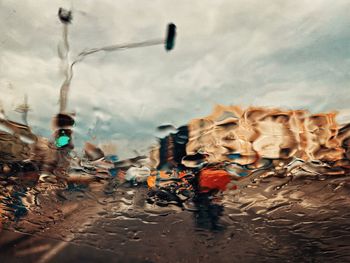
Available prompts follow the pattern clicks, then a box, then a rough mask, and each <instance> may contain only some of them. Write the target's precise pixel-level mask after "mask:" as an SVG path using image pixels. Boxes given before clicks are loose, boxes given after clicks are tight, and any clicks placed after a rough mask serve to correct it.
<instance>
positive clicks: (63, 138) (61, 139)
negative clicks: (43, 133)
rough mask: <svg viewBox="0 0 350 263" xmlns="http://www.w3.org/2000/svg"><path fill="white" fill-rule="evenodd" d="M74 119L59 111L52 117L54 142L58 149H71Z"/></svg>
mask: <svg viewBox="0 0 350 263" xmlns="http://www.w3.org/2000/svg"><path fill="white" fill-rule="evenodd" d="M74 123H75V121H74V119H73V117H72V116H71V115H68V114H64V113H59V114H57V115H56V116H55V117H54V118H53V122H52V124H53V130H54V131H55V132H54V134H53V136H54V143H55V146H56V147H57V148H58V149H67V148H68V149H73V148H74V146H73V140H72V135H73V130H72V128H73V126H74Z"/></svg>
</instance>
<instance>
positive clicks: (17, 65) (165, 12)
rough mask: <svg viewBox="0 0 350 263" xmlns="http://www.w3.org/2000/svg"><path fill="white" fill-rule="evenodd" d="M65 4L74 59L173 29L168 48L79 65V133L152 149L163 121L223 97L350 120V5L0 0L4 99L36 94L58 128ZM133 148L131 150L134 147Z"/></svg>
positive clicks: (37, 110)
mask: <svg viewBox="0 0 350 263" xmlns="http://www.w3.org/2000/svg"><path fill="white" fill-rule="evenodd" d="M59 7H66V8H73V12H74V14H73V17H74V19H73V23H72V25H71V26H70V30H69V41H70V45H71V58H72V59H73V58H74V57H75V56H76V55H77V54H78V53H79V52H80V51H82V50H83V49H86V48H93V47H100V46H104V45H110V44H115V43H125V42H133V41H136V42H137V41H143V40H148V39H154V38H159V37H163V36H164V35H165V27H166V25H167V23H169V22H174V23H175V24H176V25H177V28H178V38H177V41H176V46H175V49H174V50H173V51H171V52H169V53H167V52H165V51H164V48H163V47H161V46H155V47H148V48H142V49H135V50H126V51H121V52H113V53H105V52H101V53H97V54H94V55H92V56H91V57H88V58H86V59H85V60H84V61H83V62H82V63H80V64H78V65H77V67H76V68H75V76H74V78H73V81H72V85H71V93H70V95H69V105H68V107H69V109H70V110H71V111H72V112H76V114H77V126H76V133H75V137H76V141H77V143H78V144H79V142H81V141H83V140H85V139H88V138H89V130H90V134H91V133H94V134H95V135H96V136H97V141H98V142H103V141H106V140H113V141H115V142H117V143H118V145H119V154H120V155H122V156H127V155H130V152H131V151H132V150H133V149H141V150H142V149H146V148H147V147H148V146H149V145H150V143H151V142H152V140H153V138H154V135H155V127H157V126H158V125H160V124H164V123H172V124H174V125H182V124H184V123H186V122H187V121H188V120H189V119H191V118H194V117H200V116H205V115H208V114H209V113H210V112H211V109H212V108H213V106H214V104H216V103H221V104H234V105H242V106H249V105H261V106H278V107H283V108H287V109H309V110H310V111H311V112H324V111H332V110H338V111H339V118H338V119H339V121H340V122H347V121H350V106H349V101H350V92H349V87H348V86H349V80H350V76H349V72H350V71H349V69H350V16H349V15H348V14H349V13H350V2H349V1H342V0H337V1H333V2H332V1H322V0H313V1H280V0H269V1H261V0H256V1H252V0H239V1H238V0H236V1H233V0H215V1H212V0H191V1H188V0H177V1H170V0H153V1H146V0H138V1H136V0H119V1H115V0H103V1H101V0H99V1H92V0H84V1H82V0H81V1H53V0H50V1H48V0H32V1H29V0H27V1H11V0H0V17H1V18H0V19H1V23H0V92H1V93H0V94H1V96H0V101H1V103H2V105H3V106H4V107H5V109H6V112H7V113H8V115H9V116H10V117H11V118H13V119H16V118H17V119H18V116H17V115H18V114H17V113H15V112H13V109H14V107H15V106H16V105H17V104H18V103H20V102H21V101H22V100H23V96H24V94H28V99H29V103H30V105H31V108H32V111H31V112H30V116H29V122H30V124H31V125H32V126H33V127H34V129H35V131H36V132H37V133H40V134H42V135H45V136H49V135H50V133H51V131H50V125H49V123H50V119H51V117H52V116H53V115H54V114H55V113H56V112H57V111H58V109H59V105H58V103H57V102H58V94H59V88H60V86H61V83H62V81H63V79H64V77H63V75H62V73H61V71H60V61H59V59H58V55H57V45H58V43H59V41H60V40H61V38H62V25H61V24H60V22H59V20H58V18H57V10H58V8H59ZM127 149H128V150H127Z"/></svg>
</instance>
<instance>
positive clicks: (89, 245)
mask: <svg viewBox="0 0 350 263" xmlns="http://www.w3.org/2000/svg"><path fill="white" fill-rule="evenodd" d="M349 186H350V181H349V180H348V179H346V178H345V179H344V178H332V179H326V180H324V179H322V180H307V179H306V180H305V179H302V180H301V179H300V180H295V181H293V182H290V181H288V180H286V179H285V178H284V179H282V178H267V179H264V180H261V181H259V182H255V183H253V184H250V185H248V186H247V187H245V188H244V189H242V190H241V191H239V192H235V191H233V192H232V193H226V194H225V195H223V196H221V197H218V200H212V203H218V204H220V205H222V206H223V208H224V211H223V214H222V215H219V216H217V217H213V209H212V208H210V207H212V206H210V207H209V208H208V207H203V209H199V207H198V206H197V208H196V209H194V208H193V204H188V207H187V210H184V209H181V208H179V207H177V206H173V205H171V206H168V207H159V206H155V205H151V204H148V203H147V202H145V199H146V194H147V189H146V188H145V187H133V188H131V187H119V188H117V189H116V190H114V191H113V192H108V191H107V193H106V191H105V192H103V191H98V190H101V187H102V185H98V184H96V185H95V186H91V189H90V190H89V191H86V192H85V191H83V192H79V191H78V192H75V191H73V192H72V191H63V192H62V193H60V194H59V195H58V196H60V197H59V198H58V201H57V202H58V203H57V204H56V205H54V204H52V203H51V204H50V206H49V204H48V203H45V198H44V197H42V198H41V201H40V202H41V206H45V204H46V206H47V207H50V209H51V210H50V209H47V210H46V211H45V212H44V213H41V217H38V215H37V214H36V215H35V216H33V217H32V218H31V214H29V215H28V216H27V217H25V218H24V219H22V220H21V221H20V222H18V223H17V224H16V227H15V229H17V230H22V231H23V232H25V233H30V235H27V234H19V233H14V232H13V230H14V228H13V226H8V227H7V229H10V231H3V232H2V233H1V236H0V237H1V238H0V258H1V259H4V262H281V261H283V262H329V261H332V262H348V261H350V250H349V248H350V205H349V204H350V203H349V191H350V187H349ZM50 200H52V197H50V196H49V197H47V199H46V201H47V202H49V201H50ZM191 205H192V206H191ZM211 205H212V204H211ZM58 207H59V208H60V210H59V212H58V210H57V208H58ZM214 208H215V206H214ZM189 210H191V211H189ZM192 210H193V211H192ZM50 211H51V212H50ZM54 211H56V212H54ZM55 213H56V214H55ZM33 214H35V213H33ZM48 214H50V216H48ZM213 220H214V221H215V222H214V223H215V225H216V226H217V227H216V228H215V229H213V228H212V227H210V226H212V225H213Z"/></svg>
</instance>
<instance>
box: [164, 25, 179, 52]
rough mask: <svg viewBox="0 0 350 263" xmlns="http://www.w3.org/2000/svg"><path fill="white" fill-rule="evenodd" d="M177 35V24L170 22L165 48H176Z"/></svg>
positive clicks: (168, 49)
mask: <svg viewBox="0 0 350 263" xmlns="http://www.w3.org/2000/svg"><path fill="white" fill-rule="evenodd" d="M175 37H176V26H175V24H173V23H170V24H168V30H167V36H166V40H165V49H166V50H167V51H170V50H172V49H173V48H174V45H175Z"/></svg>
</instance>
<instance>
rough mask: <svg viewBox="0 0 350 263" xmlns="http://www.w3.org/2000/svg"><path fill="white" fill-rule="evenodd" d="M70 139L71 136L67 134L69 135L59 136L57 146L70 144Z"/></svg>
mask: <svg viewBox="0 0 350 263" xmlns="http://www.w3.org/2000/svg"><path fill="white" fill-rule="evenodd" d="M69 141H70V137H69V136H67V135H65V134H64V135H61V136H60V137H58V138H57V139H56V146H57V147H58V148H62V147H64V146H67V145H68V144H69Z"/></svg>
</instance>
